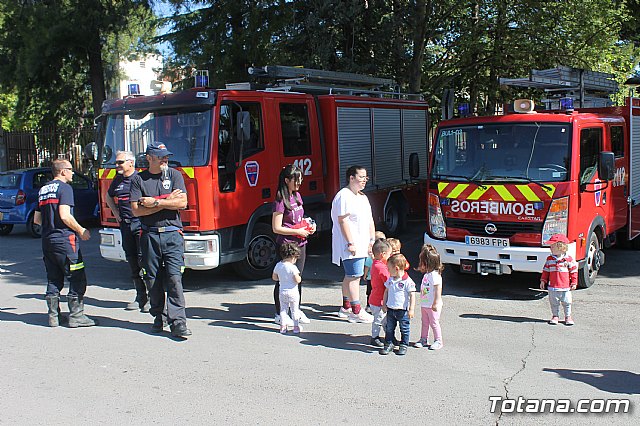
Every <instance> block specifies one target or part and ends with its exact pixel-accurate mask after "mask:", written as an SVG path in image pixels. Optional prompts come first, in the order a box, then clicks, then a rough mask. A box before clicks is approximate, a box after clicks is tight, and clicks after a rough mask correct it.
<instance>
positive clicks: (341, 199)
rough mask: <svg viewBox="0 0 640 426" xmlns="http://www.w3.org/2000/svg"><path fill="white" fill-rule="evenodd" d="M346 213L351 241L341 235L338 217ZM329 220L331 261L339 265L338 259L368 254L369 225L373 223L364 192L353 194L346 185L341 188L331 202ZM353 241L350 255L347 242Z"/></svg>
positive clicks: (369, 206) (369, 205)
mask: <svg viewBox="0 0 640 426" xmlns="http://www.w3.org/2000/svg"><path fill="white" fill-rule="evenodd" d="M346 214H348V215H349V217H348V219H347V225H348V226H349V230H350V231H351V239H352V241H347V240H346V239H345V238H344V235H342V230H341V229H340V223H339V222H338V217H340V216H344V215H346ZM331 220H332V221H333V227H332V229H331V232H332V234H333V238H332V244H331V254H332V256H331V261H332V262H333V263H335V264H336V265H340V259H357V258H360V257H367V256H369V240H370V239H371V235H370V227H371V224H372V223H373V216H372V214H371V204H369V199H368V198H367V196H366V195H364V194H354V193H353V191H351V190H350V189H349V188H348V187H347V188H342V189H341V190H340V191H338V193H337V194H336V196H335V197H334V198H333V202H332V203H331ZM349 242H351V243H353V244H354V245H355V248H356V254H355V255H352V254H351V252H350V251H349V250H348V249H347V243H349Z"/></svg>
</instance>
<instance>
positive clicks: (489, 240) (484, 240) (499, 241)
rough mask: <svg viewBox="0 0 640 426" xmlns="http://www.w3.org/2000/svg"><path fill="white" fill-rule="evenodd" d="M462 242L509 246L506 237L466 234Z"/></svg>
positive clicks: (472, 244)
mask: <svg viewBox="0 0 640 426" xmlns="http://www.w3.org/2000/svg"><path fill="white" fill-rule="evenodd" d="M464 242H465V243H467V244H468V245H470V246H487V247H509V239H508V238H493V237H472V236H470V235H467V236H466V237H464Z"/></svg>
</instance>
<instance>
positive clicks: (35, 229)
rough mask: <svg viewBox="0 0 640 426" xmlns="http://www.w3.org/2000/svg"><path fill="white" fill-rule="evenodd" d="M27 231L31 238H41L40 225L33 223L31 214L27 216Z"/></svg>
mask: <svg viewBox="0 0 640 426" xmlns="http://www.w3.org/2000/svg"><path fill="white" fill-rule="evenodd" d="M27 231H29V234H30V235H31V236H32V237H33V238H40V237H41V236H42V228H41V227H40V225H36V224H35V223H33V213H31V214H30V215H29V218H28V219H27Z"/></svg>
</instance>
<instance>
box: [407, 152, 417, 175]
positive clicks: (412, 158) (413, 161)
mask: <svg viewBox="0 0 640 426" xmlns="http://www.w3.org/2000/svg"><path fill="white" fill-rule="evenodd" d="M409 176H410V177H411V179H417V178H418V176H420V159H419V158H418V154H417V153H415V152H412V153H411V154H409Z"/></svg>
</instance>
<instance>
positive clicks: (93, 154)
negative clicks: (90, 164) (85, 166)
mask: <svg viewBox="0 0 640 426" xmlns="http://www.w3.org/2000/svg"><path fill="white" fill-rule="evenodd" d="M84 156H85V157H87V158H88V159H89V160H91V161H98V145H97V144H96V143H95V142H90V143H88V144H87V145H85V147H84Z"/></svg>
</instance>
